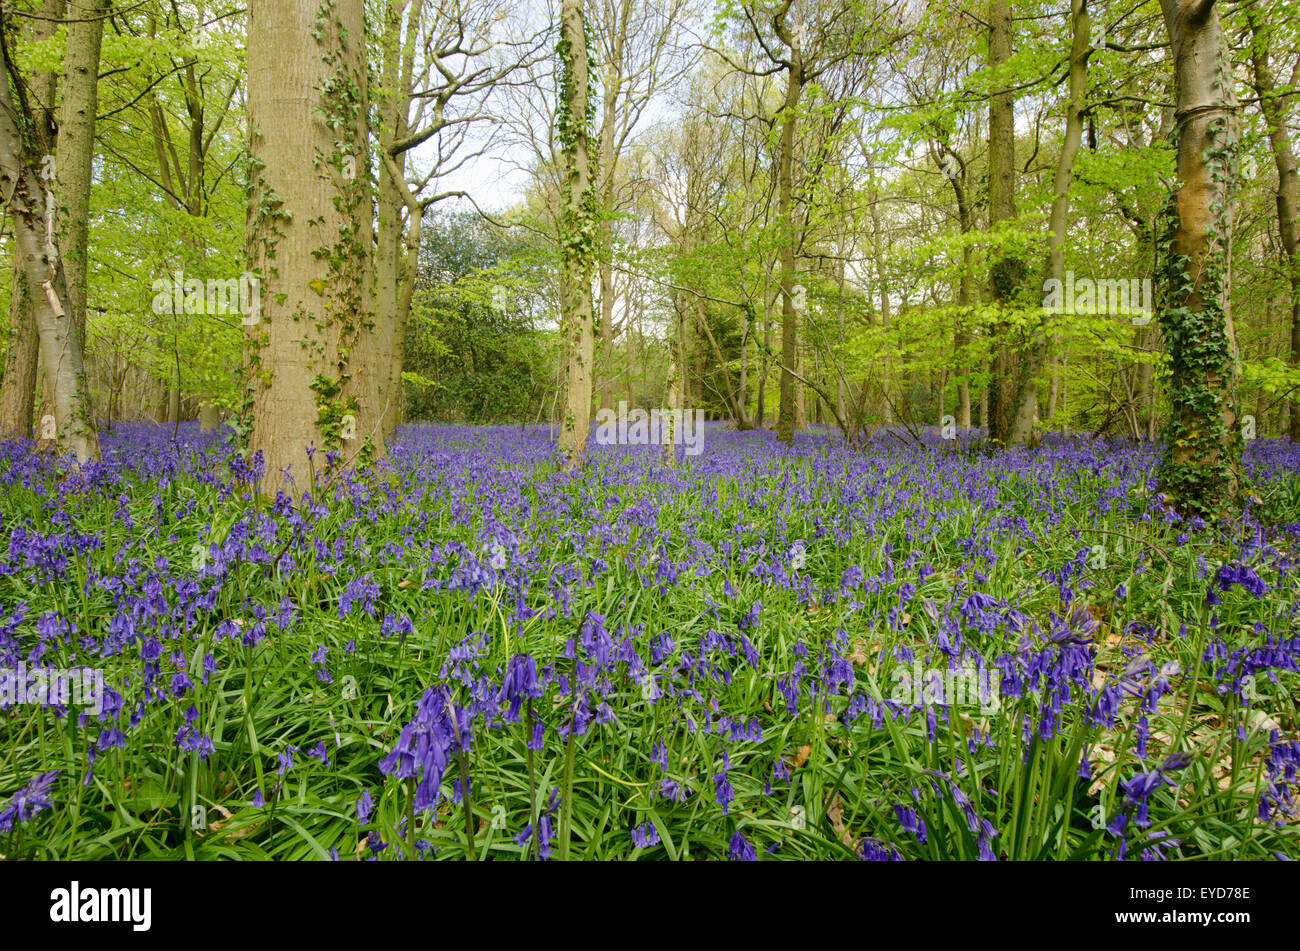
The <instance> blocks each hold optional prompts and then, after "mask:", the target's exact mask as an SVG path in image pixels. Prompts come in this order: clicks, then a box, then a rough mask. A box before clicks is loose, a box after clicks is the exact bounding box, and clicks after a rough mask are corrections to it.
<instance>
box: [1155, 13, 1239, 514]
mask: <svg viewBox="0 0 1300 951" xmlns="http://www.w3.org/2000/svg"><path fill="white" fill-rule="evenodd" d="M1160 6H1161V10H1162V11H1163V13H1164V19H1165V26H1166V28H1167V30H1168V32H1169V40H1170V45H1171V47H1172V49H1173V59H1174V87H1175V103H1176V108H1177V111H1176V117H1175V118H1176V125H1177V130H1178V131H1177V142H1178V182H1179V187H1178V191H1177V192H1175V194H1174V195H1173V196H1172V199H1171V208H1170V215H1169V235H1168V247H1167V251H1166V253H1165V255H1164V257H1165V261H1164V265H1163V270H1164V273H1163V275H1162V283H1163V284H1164V291H1165V300H1164V306H1163V307H1162V309H1161V311H1160V324H1161V329H1162V330H1163V332H1164V336H1165V341H1166V344H1167V346H1168V348H1169V356H1170V387H1169V390H1170V400H1171V404H1172V412H1171V414H1170V420H1169V426H1168V428H1167V431H1166V433H1165V436H1166V445H1165V455H1164V459H1163V461H1162V463H1161V467H1160V475H1159V484H1160V487H1161V490H1162V491H1163V492H1165V493H1166V494H1167V495H1168V496H1169V497H1170V499H1171V501H1172V503H1173V505H1174V506H1175V507H1176V508H1177V509H1178V510H1179V511H1180V512H1183V513H1184V514H1189V513H1195V514H1200V515H1206V516H1213V515H1217V514H1218V513H1220V512H1221V511H1223V510H1224V508H1225V507H1227V506H1229V505H1231V504H1232V503H1234V502H1235V501H1236V498H1237V494H1238V488H1239V461H1240V456H1241V447H1242V438H1241V431H1240V427H1239V422H1238V407H1237V392H1236V389H1237V372H1238V371H1237V343H1236V337H1235V334H1234V332H1233V326H1232V312H1231V310H1230V304H1229V281H1228V275H1229V268H1228V263H1229V260H1230V253H1231V247H1232V215H1233V206H1234V201H1235V192H1236V181H1237V177H1238V147H1239V143H1240V127H1239V123H1238V119H1237V115H1236V112H1237V100H1236V95H1235V93H1234V92H1233V81H1232V77H1231V75H1230V74H1229V73H1228V72H1227V71H1226V68H1225V64H1227V63H1228V62H1229V54H1228V49H1227V44H1226V42H1225V38H1224V34H1223V30H1222V27H1221V25H1220V22H1219V14H1218V11H1217V10H1216V9H1215V5H1214V0H1161V4H1160Z"/></svg>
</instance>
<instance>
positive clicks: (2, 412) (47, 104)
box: [0, 0, 67, 438]
mask: <svg viewBox="0 0 1300 951" xmlns="http://www.w3.org/2000/svg"><path fill="white" fill-rule="evenodd" d="M38 6H39V12H40V16H39V17H33V18H31V19H20V20H19V21H18V23H19V24H20V27H19V28H20V29H22V30H23V32H24V33H25V34H27V35H29V36H30V37H31V38H32V39H33V40H36V41H40V40H48V39H49V38H50V37H52V36H53V35H54V32H55V30H56V29H57V28H58V26H59V22H60V20H61V19H62V17H63V15H64V12H65V9H66V6H67V3H66V0H42V2H41V3H40V4H38ZM57 89H58V75H57V74H56V73H53V72H49V73H36V74H34V75H33V76H31V77H30V79H29V81H28V84H27V95H28V101H27V105H28V107H29V108H30V109H31V110H32V116H31V121H32V122H33V123H34V124H35V125H36V126H37V128H38V131H39V136H38V137H39V138H40V139H42V140H43V141H45V142H48V143H50V146H49V152H47V153H46V154H48V155H49V160H48V161H46V160H45V158H44V156H42V164H41V173H42V178H43V179H45V180H50V179H51V177H52V176H53V175H54V173H55V172H56V168H55V167H54V165H53V164H52V163H53V161H54V155H53V142H54V139H55V124H54V111H55V101H54V100H55V93H56V92H57ZM29 293H30V291H29V289H28V287H27V279H26V277H25V276H24V273H23V264H22V255H21V253H20V252H19V251H18V249H16V248H15V250H14V263H13V294H12V296H11V297H10V299H9V326H8V342H7V345H6V347H5V364H4V376H3V377H0V438H5V437H8V436H18V437H24V438H25V437H28V436H31V435H32V415H33V414H34V413H35V412H36V383H37V379H38V376H37V366H38V361H39V358H40V336H39V333H38V331H37V329H36V318H35V317H34V316H33V314H32V309H31V301H30V298H29V296H28V295H29Z"/></svg>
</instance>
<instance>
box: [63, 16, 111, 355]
mask: <svg viewBox="0 0 1300 951" xmlns="http://www.w3.org/2000/svg"><path fill="white" fill-rule="evenodd" d="M107 10H108V0H71V2H70V3H69V4H68V17H69V20H68V42H67V50H66V52H65V53H64V55H63V103H62V106H61V107H60V109H59V151H58V155H59V161H58V173H57V175H56V176H55V181H56V183H57V184H56V185H55V188H54V194H55V196H56V197H57V199H58V202H59V215H58V231H59V248H60V250H61V251H62V252H63V275H64V281H65V282H66V284H67V289H68V299H67V301H66V302H65V306H66V307H67V310H68V316H69V317H71V318H72V323H73V326H74V327H75V328H76V330H77V336H78V338H79V339H81V340H82V341H83V342H84V341H85V340H86V272H87V243H88V241H89V235H90V220H89V219H90V169H91V164H92V161H93V159H94V153H95V111H96V109H97V108H98V106H99V50H100V44H101V40H102V39H103V35H104V18H103V15H104V13H105V12H106V11H107Z"/></svg>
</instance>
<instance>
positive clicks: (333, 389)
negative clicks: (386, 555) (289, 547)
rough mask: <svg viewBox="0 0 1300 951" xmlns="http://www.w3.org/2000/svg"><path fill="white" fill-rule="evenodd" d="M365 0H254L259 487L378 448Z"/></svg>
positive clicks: (253, 363)
mask: <svg viewBox="0 0 1300 951" xmlns="http://www.w3.org/2000/svg"><path fill="white" fill-rule="evenodd" d="M363 6H364V4H363V0H336V2H335V3H334V4H333V5H332V6H331V7H329V8H328V9H329V11H330V12H329V15H328V16H327V17H325V18H324V20H323V21H318V19H317V17H318V13H319V11H320V9H321V7H320V5H319V3H318V2H317V0H251V2H250V4H249V13H248V125H249V134H250V147H249V154H250V166H251V167H250V178H251V183H250V192H249V218H248V220H249V230H248V257H249V263H250V268H251V269H252V270H253V271H254V273H255V274H257V275H258V277H259V278H260V280H261V288H260V298H261V311H260V315H259V319H258V320H257V321H256V322H253V323H250V324H249V325H248V326H247V328H246V344H247V348H246V356H245V373H246V383H245V386H246V396H245V400H246V406H247V408H248V409H249V410H251V414H252V426H251V430H250V435H249V443H248V450H249V452H250V454H256V453H261V456H262V461H263V465H264V470H263V475H262V478H261V482H260V485H259V489H260V491H261V492H262V493H264V494H266V495H273V494H275V493H276V492H277V491H278V490H280V489H281V488H282V487H284V486H285V481H284V480H285V475H286V470H287V474H288V477H289V479H290V480H291V483H292V488H293V490H294V492H295V494H296V493H299V492H305V491H309V490H311V488H312V481H311V474H312V473H313V472H314V473H316V474H320V473H321V472H322V471H323V470H324V469H325V467H326V459H325V453H326V452H327V451H332V452H337V453H338V457H337V462H338V464H339V465H340V466H342V467H351V466H354V465H356V464H358V463H364V462H366V461H369V460H371V459H374V458H376V457H379V456H381V455H382V454H383V452H384V440H383V432H382V429H381V425H380V424H381V419H380V412H381V405H380V401H379V398H378V385H377V379H378V377H379V376H380V375H381V374H382V375H384V376H386V374H387V371H388V367H387V365H385V366H384V367H382V368H380V367H379V366H377V364H376V353H377V350H378V347H377V344H376V340H375V337H376V328H375V321H374V304H373V297H372V293H373V280H374V270H373V267H374V251H373V246H372V237H371V215H372V210H371V200H370V191H369V175H368V174H367V165H368V159H367V156H368V154H369V153H368V146H369V142H368V138H369V137H368V130H367V125H368V123H367V121H366V116H367V86H368V82H367V76H366V54H365V47H364V42H365V28H364V18H363Z"/></svg>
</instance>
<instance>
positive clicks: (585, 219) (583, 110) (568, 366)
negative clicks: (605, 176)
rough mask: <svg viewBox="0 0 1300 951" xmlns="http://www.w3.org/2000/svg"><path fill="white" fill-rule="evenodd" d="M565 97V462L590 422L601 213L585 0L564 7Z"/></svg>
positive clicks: (583, 440)
mask: <svg viewBox="0 0 1300 951" xmlns="http://www.w3.org/2000/svg"><path fill="white" fill-rule="evenodd" d="M560 62H561V68H562V71H563V79H562V82H561V89H562V90H563V93H562V95H563V101H562V102H561V103H560V115H559V117H558V121H557V128H558V134H559V138H560V143H561V161H562V167H563V194H562V196H561V219H562V220H561V226H560V235H561V253H562V254H563V257H564V260H563V275H562V277H563V279H562V280H561V282H560V296H561V300H560V325H561V331H560V333H561V337H562V338H563V341H564V345H565V354H564V369H565V388H564V389H565V409H564V419H563V421H562V424H561V426H560V439H559V448H560V452H561V453H562V454H563V455H564V458H565V463H566V465H568V466H570V467H572V466H576V465H578V463H579V462H581V460H582V455H583V451H584V450H585V448H586V445H587V431H588V429H589V428H590V425H591V389H592V358H593V351H594V349H595V339H594V335H593V329H594V328H593V326H592V325H593V322H594V321H593V313H592V301H591V280H592V272H593V271H594V270H595V259H596V242H597V240H598V239H599V236H598V228H599V223H598V218H599V216H598V215H597V213H596V211H597V209H596V208H595V193H594V191H593V190H592V181H591V152H590V149H591V133H590V128H589V123H588V116H587V103H588V98H589V96H590V93H591V78H590V75H589V64H588V57H587V30H586V17H585V14H584V10H583V0H563V5H562V7H561V12H560Z"/></svg>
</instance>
